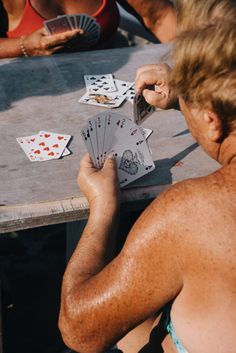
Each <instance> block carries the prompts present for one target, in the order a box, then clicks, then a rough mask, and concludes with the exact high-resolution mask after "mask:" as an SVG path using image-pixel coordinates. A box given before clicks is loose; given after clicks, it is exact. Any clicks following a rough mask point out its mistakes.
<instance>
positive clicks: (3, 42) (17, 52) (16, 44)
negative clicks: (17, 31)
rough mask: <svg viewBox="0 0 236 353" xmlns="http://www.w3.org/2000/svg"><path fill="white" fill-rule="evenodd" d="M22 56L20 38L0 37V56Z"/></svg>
mask: <svg viewBox="0 0 236 353" xmlns="http://www.w3.org/2000/svg"><path fill="white" fill-rule="evenodd" d="M19 56H23V53H22V50H21V48H20V38H1V39H0V58H1V59H3V58H15V57H19Z"/></svg>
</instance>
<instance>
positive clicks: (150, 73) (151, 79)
mask: <svg viewBox="0 0 236 353" xmlns="http://www.w3.org/2000/svg"><path fill="white" fill-rule="evenodd" d="M170 75H171V68H170V66H169V65H167V64H153V65H144V66H141V67H140V68H139V69H138V70H137V73H136V78H135V91H136V92H138V91H142V94H143V96H144V98H145V100H146V101H147V102H148V103H149V104H151V105H153V106H155V107H158V108H161V109H169V108H173V107H175V103H176V100H177V98H176V97H174V96H173V94H172V93H171V91H170V89H169V80H170ZM149 85H155V90H154V91H152V90H149V89H147V88H146V87H147V86H149Z"/></svg>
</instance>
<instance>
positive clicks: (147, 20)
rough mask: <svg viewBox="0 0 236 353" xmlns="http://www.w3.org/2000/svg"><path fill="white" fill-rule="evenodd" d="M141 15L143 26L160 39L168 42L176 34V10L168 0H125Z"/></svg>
mask: <svg viewBox="0 0 236 353" xmlns="http://www.w3.org/2000/svg"><path fill="white" fill-rule="evenodd" d="M127 2H128V3H129V5H130V6H132V7H133V9H134V10H135V11H136V12H137V13H138V14H139V15H140V16H141V17H142V19H143V22H144V24H145V26H146V27H147V28H148V29H149V30H150V31H151V32H152V33H153V34H154V35H155V36H156V37H157V38H158V39H159V40H160V41H161V42H169V41H172V40H173V39H174V38H175V35H176V11H175V8H174V6H173V4H172V3H171V2H170V1H168V0H139V1H137V0H127Z"/></svg>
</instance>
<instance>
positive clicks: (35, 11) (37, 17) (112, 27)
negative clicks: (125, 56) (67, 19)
mask: <svg viewBox="0 0 236 353" xmlns="http://www.w3.org/2000/svg"><path fill="white" fill-rule="evenodd" d="M124 2H125V3H127V4H128V6H129V8H130V7H131V8H132V9H133V10H134V12H135V13H137V14H138V16H140V17H142V18H143V20H144V21H143V22H144V24H145V25H146V26H147V27H148V28H149V29H150V30H151V31H152V32H153V33H154V34H156V33H155V28H154V27H153V24H154V22H155V21H156V16H155V19H154V18H153V19H152V18H151V17H150V16H149V15H148V14H150V13H151V12H156V13H157V14H159V13H160V14H163V16H159V17H165V19H166V18H168V16H166V12H165V13H164V12H163V9H166V10H167V11H168V12H169V10H171V12H173V8H172V7H171V8H170V6H169V1H168V0H158V1H156V0H148V1H146V2H143V1H141V2H140V1H137V0H135V1H134V0H132V1H123V0H122V1H121V5H122V6H124ZM144 5H145V6H144ZM157 5H158V6H157ZM160 5H161V6H160ZM159 7H160V8H159ZM76 13H78V14H79V13H86V14H88V15H91V16H93V17H95V18H96V20H97V22H98V23H99V24H100V26H101V39H100V43H99V44H100V46H102V47H105V46H106V44H107V43H108V42H109V41H111V39H112V37H113V35H114V33H115V32H116V30H117V28H118V26H119V19H120V15H119V10H118V7H117V3H116V1H115V0H90V1H87V0H0V58H10V57H18V56H43V55H51V54H54V53H56V52H58V51H67V50H68V47H70V46H71V44H73V49H75V44H76V42H77V41H78V42H79V41H80V40H81V37H82V36H83V35H84V33H83V32H82V31H81V30H72V31H67V32H64V33H59V34H53V35H48V33H47V32H46V30H45V28H44V26H43V22H44V21H45V20H49V19H52V18H55V17H57V16H59V15H63V14H76ZM147 17H150V18H149V20H150V21H148V20H147ZM159 17H158V21H156V22H157V24H158V28H159V27H161V28H162V27H166V25H167V24H165V21H164V22H163V26H162V22H160V18H159ZM172 17H173V16H172ZM172 17H171V18H172ZM159 25H160V26H159ZM174 26H175V24H174ZM164 33H166V31H164ZM165 36H166V34H165ZM159 39H160V40H161V41H162V36H161V34H160V38H159ZM163 39H164V40H165V41H166V39H168V38H163ZM170 39H172V38H170Z"/></svg>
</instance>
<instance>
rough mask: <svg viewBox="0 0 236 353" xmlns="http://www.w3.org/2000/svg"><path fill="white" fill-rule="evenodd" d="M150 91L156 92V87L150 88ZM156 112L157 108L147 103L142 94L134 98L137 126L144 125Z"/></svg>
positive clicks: (139, 93)
mask: <svg viewBox="0 0 236 353" xmlns="http://www.w3.org/2000/svg"><path fill="white" fill-rule="evenodd" d="M148 89H153V90H154V86H149V87H148ZM154 111H155V107H153V106H152V105H150V104H148V103H147V102H146V100H145V98H144V97H143V95H142V92H138V93H137V94H136V95H135V96H134V109H133V112H134V122H135V123H136V124H137V125H140V124H142V123H143V121H144V120H146V119H147V118H148V117H149V116H150V115H151V114H152V113H153V112H154Z"/></svg>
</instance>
